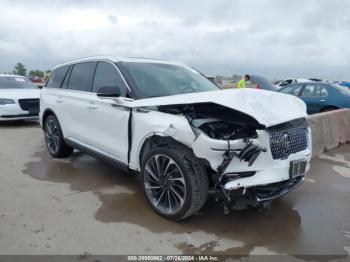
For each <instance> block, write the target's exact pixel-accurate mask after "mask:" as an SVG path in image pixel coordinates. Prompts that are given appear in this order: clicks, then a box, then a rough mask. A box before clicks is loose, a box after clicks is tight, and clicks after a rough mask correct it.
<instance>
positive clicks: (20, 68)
mask: <svg viewBox="0 0 350 262" xmlns="http://www.w3.org/2000/svg"><path fill="white" fill-rule="evenodd" d="M12 73H14V74H15V75H20V76H26V74H27V69H26V67H25V66H24V65H23V64H22V63H17V64H16V66H15V69H14V70H13V71H12Z"/></svg>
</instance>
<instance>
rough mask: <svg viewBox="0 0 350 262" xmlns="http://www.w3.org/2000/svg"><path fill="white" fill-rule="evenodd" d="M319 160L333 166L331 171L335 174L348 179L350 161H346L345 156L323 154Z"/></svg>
mask: <svg viewBox="0 0 350 262" xmlns="http://www.w3.org/2000/svg"><path fill="white" fill-rule="evenodd" d="M349 153H350V152H349ZM319 158H320V159H322V160H323V161H326V162H328V163H331V164H333V167H332V169H333V171H334V172H335V173H336V174H338V175H341V176H342V177H346V178H350V159H347V158H346V156H345V155H341V154H330V153H324V154H321V155H320V156H319Z"/></svg>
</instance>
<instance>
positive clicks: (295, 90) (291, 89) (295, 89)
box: [281, 85, 301, 96]
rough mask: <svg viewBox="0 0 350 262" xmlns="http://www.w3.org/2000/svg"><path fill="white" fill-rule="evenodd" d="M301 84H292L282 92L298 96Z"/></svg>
mask: <svg viewBox="0 0 350 262" xmlns="http://www.w3.org/2000/svg"><path fill="white" fill-rule="evenodd" d="M300 89H301V85H290V86H287V87H285V88H284V89H283V90H281V93H284V94H289V95H293V96H298V94H299V92H300Z"/></svg>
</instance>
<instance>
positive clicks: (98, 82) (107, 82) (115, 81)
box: [92, 62, 128, 97]
mask: <svg viewBox="0 0 350 262" xmlns="http://www.w3.org/2000/svg"><path fill="white" fill-rule="evenodd" d="M115 86H117V87H119V89H120V93H121V95H120V96H121V97H127V94H128V92H127V87H126V86H125V84H124V81H123V79H122V77H121V75H120V74H119V72H118V71H117V70H116V69H115V68H114V66H113V65H111V64H110V63H107V62H99V63H98V65H97V68H96V73H95V78H94V83H93V88H92V91H93V92H94V93H98V90H99V88H101V87H105V88H106V87H109V88H111V87H115Z"/></svg>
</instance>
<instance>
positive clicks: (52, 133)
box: [45, 118, 60, 154]
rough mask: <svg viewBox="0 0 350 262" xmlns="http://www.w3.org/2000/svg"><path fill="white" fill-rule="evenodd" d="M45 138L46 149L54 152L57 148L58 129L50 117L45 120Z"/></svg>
mask: <svg viewBox="0 0 350 262" xmlns="http://www.w3.org/2000/svg"><path fill="white" fill-rule="evenodd" d="M45 138H46V144H47V147H48V149H49V150H50V152H51V153H53V154H55V153H56V152H57V151H58V150H59V140H60V138H59V131H58V126H57V124H56V122H55V121H54V120H53V119H52V118H50V119H48V121H46V126H45Z"/></svg>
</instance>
